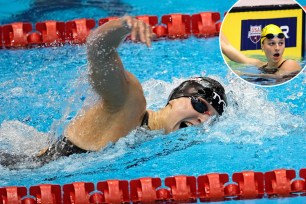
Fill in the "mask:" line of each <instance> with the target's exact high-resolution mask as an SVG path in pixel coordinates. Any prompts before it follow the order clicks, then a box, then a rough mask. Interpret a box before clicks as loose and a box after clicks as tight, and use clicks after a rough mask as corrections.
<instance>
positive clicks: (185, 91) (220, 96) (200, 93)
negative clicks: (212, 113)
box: [167, 77, 227, 115]
mask: <svg viewBox="0 0 306 204" xmlns="http://www.w3.org/2000/svg"><path fill="white" fill-rule="evenodd" d="M191 96H195V97H201V98H203V99H204V100H206V101H207V102H208V103H209V104H210V105H212V106H213V107H214V109H215V110H216V111H217V112H218V113H219V115H222V113H223V112H224V109H225V106H227V99H226V95H225V90H224V88H223V86H222V85H221V84H220V83H219V82H218V81H216V80H214V79H212V78H209V77H196V78H192V79H189V80H187V81H184V82H183V83H181V84H180V85H179V86H178V87H176V88H175V89H173V90H172V92H171V93H170V95H169V98H168V102H167V104H168V103H169V101H171V100H173V99H177V98H181V97H191Z"/></svg>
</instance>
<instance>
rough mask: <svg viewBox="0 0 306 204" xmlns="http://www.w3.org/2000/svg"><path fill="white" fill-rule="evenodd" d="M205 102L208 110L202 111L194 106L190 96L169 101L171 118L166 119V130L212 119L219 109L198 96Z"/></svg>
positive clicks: (170, 130)
mask: <svg viewBox="0 0 306 204" xmlns="http://www.w3.org/2000/svg"><path fill="white" fill-rule="evenodd" d="M197 99H198V100H200V101H201V102H203V103H204V104H205V105H206V106H207V108H208V110H207V111H205V112H204V113H200V112H198V111H197V110H195V108H194V107H193V105H192V103H191V99H190V98H188V97H181V98H177V99H174V100H171V101H169V104H168V106H170V108H171V109H170V111H171V113H170V115H171V118H169V120H167V121H166V123H167V124H166V132H172V131H175V130H178V129H179V128H181V127H188V126H194V125H198V124H201V123H204V122H206V121H208V120H209V119H210V117H213V116H217V115H218V113H217V111H216V110H215V109H214V108H213V107H212V106H211V105H210V104H209V103H207V101H205V100H204V99H202V98H197Z"/></svg>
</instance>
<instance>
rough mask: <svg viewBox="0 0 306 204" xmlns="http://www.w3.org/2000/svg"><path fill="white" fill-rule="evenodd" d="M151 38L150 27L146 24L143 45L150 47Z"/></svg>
mask: <svg viewBox="0 0 306 204" xmlns="http://www.w3.org/2000/svg"><path fill="white" fill-rule="evenodd" d="M152 38H153V31H152V27H151V26H150V25H148V24H146V32H145V43H146V45H147V46H148V47H150V46H151V41H152Z"/></svg>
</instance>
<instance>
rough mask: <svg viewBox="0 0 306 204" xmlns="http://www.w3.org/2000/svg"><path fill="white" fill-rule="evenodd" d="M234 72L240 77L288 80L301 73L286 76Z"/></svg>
mask: <svg viewBox="0 0 306 204" xmlns="http://www.w3.org/2000/svg"><path fill="white" fill-rule="evenodd" d="M234 72H235V73H236V74H237V75H239V76H250V77H260V78H264V79H283V78H288V77H294V76H295V75H297V74H298V73H299V71H297V72H292V73H286V74H252V73H246V72H241V71H235V70H234Z"/></svg>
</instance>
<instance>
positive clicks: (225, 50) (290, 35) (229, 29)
mask: <svg viewBox="0 0 306 204" xmlns="http://www.w3.org/2000/svg"><path fill="white" fill-rule="evenodd" d="M304 16H305V12H304V10H303V8H302V7H301V6H300V5H299V4H297V3H296V2H295V1H293V0H269V1H266V0H256V1H254V0H252V1H250V0H240V1H238V2H237V3H236V4H235V5H234V6H233V7H232V8H231V9H230V11H229V12H227V13H226V15H225V17H224V20H223V23H222V26H221V32H220V46H221V51H222V54H223V58H224V60H225V62H226V64H227V65H228V67H229V68H230V69H231V70H232V71H233V72H234V73H236V74H237V75H238V76H240V77H241V78H242V79H244V80H246V81H248V82H250V83H253V84H256V85H263V86H273V85H279V84H283V83H285V82H288V81H289V80H291V79H293V78H295V77H296V76H297V75H298V74H299V73H300V72H301V71H302V69H303V68H304V67H305V64H306V61H305V59H303V57H304V54H305V46H306V45H305V18H304Z"/></svg>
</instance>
